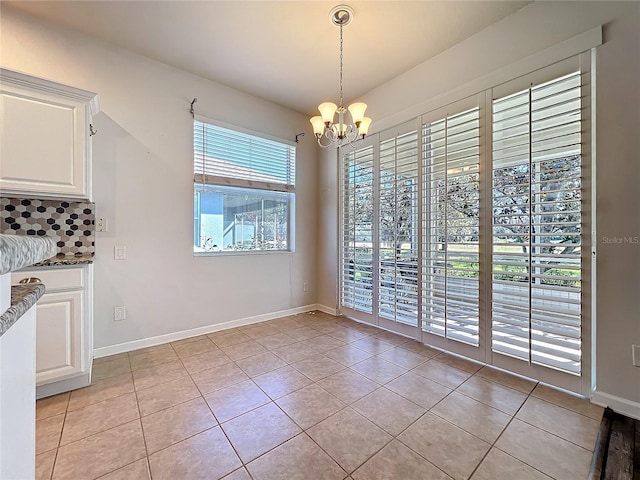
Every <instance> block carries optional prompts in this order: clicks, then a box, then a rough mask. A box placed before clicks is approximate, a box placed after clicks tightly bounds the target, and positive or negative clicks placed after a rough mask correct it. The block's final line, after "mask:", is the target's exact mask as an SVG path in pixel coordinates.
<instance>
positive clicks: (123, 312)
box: [113, 305, 127, 322]
mask: <svg viewBox="0 0 640 480" xmlns="http://www.w3.org/2000/svg"><path fill="white" fill-rule="evenodd" d="M126 319H127V307H125V306H124V305H121V306H119V307H113V320H114V321H115V322H119V321H121V320H126Z"/></svg>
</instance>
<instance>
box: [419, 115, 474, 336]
mask: <svg viewBox="0 0 640 480" xmlns="http://www.w3.org/2000/svg"><path fill="white" fill-rule="evenodd" d="M422 135H423V142H422V145H423V147H422V148H423V152H422V157H423V192H424V194H423V202H424V205H423V210H422V214H423V223H422V225H423V229H424V230H423V236H422V242H423V246H424V247H423V270H422V297H423V300H422V302H423V303H422V305H423V307H422V328H423V329H424V330H425V331H427V332H430V333H433V334H435V335H439V336H442V337H445V338H452V339H455V340H458V341H461V342H466V343H470V344H472V345H477V344H478V340H479V336H478V334H479V273H480V272H479V253H480V252H479V242H480V174H479V171H480V112H479V108H478V107H475V108H472V109H470V110H467V111H464V112H461V113H458V114H453V115H446V116H445V118H442V119H438V120H434V121H430V122H424V124H423V126H422Z"/></svg>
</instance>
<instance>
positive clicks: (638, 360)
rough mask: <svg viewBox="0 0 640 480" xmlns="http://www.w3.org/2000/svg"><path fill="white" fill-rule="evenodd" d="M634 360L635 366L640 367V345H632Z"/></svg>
mask: <svg viewBox="0 0 640 480" xmlns="http://www.w3.org/2000/svg"><path fill="white" fill-rule="evenodd" d="M631 348H632V359H633V360H632V361H633V366H634V367H640V345H632V346H631Z"/></svg>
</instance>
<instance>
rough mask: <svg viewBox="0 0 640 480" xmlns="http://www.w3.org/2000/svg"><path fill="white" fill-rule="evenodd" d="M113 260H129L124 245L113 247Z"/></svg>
mask: <svg viewBox="0 0 640 480" xmlns="http://www.w3.org/2000/svg"><path fill="white" fill-rule="evenodd" d="M113 258H114V259H115V260H126V258H127V247H125V246H124V245H116V246H115V247H113Z"/></svg>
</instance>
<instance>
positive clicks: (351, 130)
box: [310, 5, 371, 148]
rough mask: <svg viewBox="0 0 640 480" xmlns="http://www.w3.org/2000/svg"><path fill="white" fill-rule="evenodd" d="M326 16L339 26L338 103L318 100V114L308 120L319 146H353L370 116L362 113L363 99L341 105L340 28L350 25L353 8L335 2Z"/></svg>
mask: <svg viewBox="0 0 640 480" xmlns="http://www.w3.org/2000/svg"><path fill="white" fill-rule="evenodd" d="M329 18H330V19H331V23H333V24H334V25H335V26H337V27H340V104H339V105H336V104H335V103H333V102H324V103H321V104H320V105H319V106H318V110H319V111H320V115H318V116H316V117H312V118H311V120H310V121H311V125H313V133H314V134H315V136H316V139H317V140H318V145H320V146H321V147H323V148H326V147H330V146H331V145H335V146H336V147H342V146H343V145H350V146H352V147H356V146H357V145H358V144H361V143H362V141H363V140H364V137H365V135H366V134H367V133H368V132H369V125H371V119H370V118H369V117H365V116H364V112H365V111H366V109H367V104H366V103H362V102H357V103H352V104H351V105H349V107H348V108H344V106H343V105H342V59H343V55H342V44H343V39H342V28H343V27H346V26H347V25H349V23H351V20H353V9H352V8H351V7H349V6H348V5H338V6H337V7H334V8H333V9H332V10H331V12H330V14H329ZM347 112H348V113H347ZM336 114H337V121H336ZM348 114H350V116H351V123H349V122H348V120H347V116H348ZM323 138H326V139H327V142H325V143H322V139H323Z"/></svg>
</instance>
